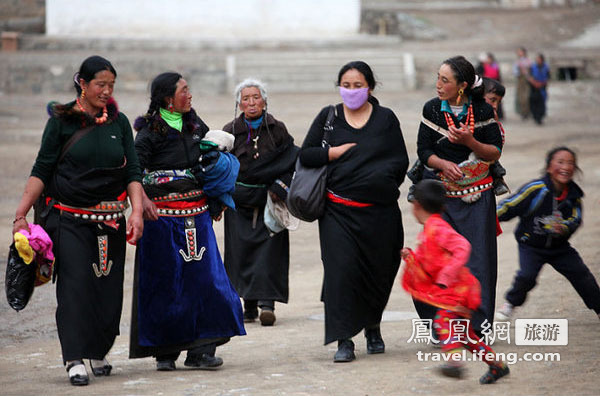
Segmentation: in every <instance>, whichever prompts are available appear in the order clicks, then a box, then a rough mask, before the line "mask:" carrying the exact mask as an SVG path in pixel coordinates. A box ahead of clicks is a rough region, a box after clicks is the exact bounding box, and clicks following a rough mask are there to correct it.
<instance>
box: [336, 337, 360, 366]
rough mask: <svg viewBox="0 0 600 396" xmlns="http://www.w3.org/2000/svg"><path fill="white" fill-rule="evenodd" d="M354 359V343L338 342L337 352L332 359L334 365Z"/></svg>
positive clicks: (350, 341) (347, 341) (348, 341)
mask: <svg viewBox="0 0 600 396" xmlns="http://www.w3.org/2000/svg"><path fill="white" fill-rule="evenodd" d="M354 359H356V355H355V354H354V343H353V342H352V340H339V341H338V350H337V352H336V353H335V356H334V357H333V362H334V363H345V362H351V361H353V360H354Z"/></svg>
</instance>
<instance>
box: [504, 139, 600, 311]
mask: <svg viewBox="0 0 600 396" xmlns="http://www.w3.org/2000/svg"><path fill="white" fill-rule="evenodd" d="M577 170H579V167H578V166H577V156H576V155H575V153H574V152H573V150H571V149H570V148H568V147H556V148H554V149H552V150H550V152H549V153H548V155H547V156H546V172H545V175H544V176H543V177H542V178H540V179H536V180H532V181H530V182H529V183H527V184H525V185H524V186H523V187H521V189H520V190H519V191H518V192H517V193H515V194H514V195H513V196H511V197H508V198H506V199H505V200H503V201H502V202H500V204H499V205H498V207H497V213H498V219H499V220H500V221H507V220H510V219H512V218H513V217H516V216H519V218H520V222H519V225H518V226H517V228H516V229H515V238H516V239H517V242H518V243H519V270H518V271H517V274H516V275H515V278H514V280H513V284H512V287H511V288H510V289H509V290H508V291H507V292H506V296H505V298H506V302H505V303H504V304H503V305H502V307H501V308H500V309H499V310H498V312H496V317H497V318H498V319H500V320H507V319H509V318H510V316H511V315H512V313H513V310H514V308H515V307H519V306H521V305H523V303H524V302H525V299H526V298H527V293H529V291H530V290H531V289H533V288H534V287H535V285H536V279H537V276H538V274H539V273H540V270H541V269H542V266H543V265H544V264H546V263H549V264H550V265H551V266H552V267H554V269H555V270H557V271H558V272H559V273H560V274H561V275H563V276H564V277H565V278H567V279H568V280H569V282H571V284H572V285H573V287H574V288H575V290H576V291H577V293H579V295H580V296H581V298H582V299H583V302H584V303H585V305H586V306H587V307H588V308H589V309H593V310H594V311H595V312H596V314H598V317H600V288H599V287H598V283H597V282H596V279H595V278H594V275H592V273H591V272H590V270H589V268H588V267H587V266H586V265H585V264H584V263H583V260H582V259H581V257H580V256H579V253H577V250H575V249H574V248H573V247H572V246H571V244H569V238H571V236H572V235H573V234H574V233H575V231H577V228H579V226H580V225H581V220H582V219H581V213H582V209H581V198H583V191H582V190H581V188H579V186H578V185H577V184H576V183H575V182H574V181H573V175H574V173H575V171H577Z"/></svg>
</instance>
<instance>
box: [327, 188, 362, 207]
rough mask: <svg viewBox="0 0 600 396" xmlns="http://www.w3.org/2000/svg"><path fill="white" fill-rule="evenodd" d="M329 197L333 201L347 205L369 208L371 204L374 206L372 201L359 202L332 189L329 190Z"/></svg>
mask: <svg viewBox="0 0 600 396" xmlns="http://www.w3.org/2000/svg"><path fill="white" fill-rule="evenodd" d="M327 199H329V200H330V201H331V202H335V203H339V204H342V205H346V206H352V207H354V208H367V207H369V206H373V204H372V203H366V202H358V201H354V200H352V199H350V198H345V197H342V196H340V195H337V194H336V193H334V192H333V191H331V190H327Z"/></svg>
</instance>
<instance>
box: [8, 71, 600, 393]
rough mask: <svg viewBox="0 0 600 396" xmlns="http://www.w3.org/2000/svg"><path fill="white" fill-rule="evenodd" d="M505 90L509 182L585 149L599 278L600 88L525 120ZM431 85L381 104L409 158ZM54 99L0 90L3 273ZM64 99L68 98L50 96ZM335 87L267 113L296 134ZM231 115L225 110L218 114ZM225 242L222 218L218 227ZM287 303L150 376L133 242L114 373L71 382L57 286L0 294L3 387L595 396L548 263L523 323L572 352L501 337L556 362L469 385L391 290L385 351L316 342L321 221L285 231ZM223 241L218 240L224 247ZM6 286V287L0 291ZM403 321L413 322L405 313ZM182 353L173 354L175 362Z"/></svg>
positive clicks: (575, 317) (503, 261)
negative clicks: (344, 359)
mask: <svg viewBox="0 0 600 396" xmlns="http://www.w3.org/2000/svg"><path fill="white" fill-rule="evenodd" d="M512 88H513V87H512V86H509V91H508V96H507V98H506V108H507V113H508V119H507V120H506V121H505V127H506V130H507V134H508V138H507V144H506V148H505V154H504V155H503V157H502V162H503V164H504V166H505V167H506V168H507V169H508V177H507V180H508V182H509V184H510V186H511V187H512V188H513V189H515V188H517V187H518V186H519V185H521V184H522V183H524V182H526V181H527V180H529V179H530V178H533V177H535V176H536V175H537V174H538V173H539V170H540V169H541V167H542V163H543V156H544V153H545V152H546V151H547V150H548V149H549V148H551V147H553V146H555V145H557V144H565V143H567V144H569V145H570V146H572V147H574V148H575V149H577V151H578V152H579V155H580V160H579V161H580V166H581V168H582V169H583V170H584V174H583V177H582V178H581V179H580V182H581V185H582V186H583V189H584V190H585V192H586V194H587V196H586V199H585V220H586V221H585V226H584V227H583V229H582V230H580V231H579V232H578V233H577V234H576V235H575V236H574V237H573V239H572V241H573V244H574V245H575V246H576V247H577V248H578V249H579V251H580V253H581V255H582V256H583V258H584V260H585V261H586V263H587V264H588V265H589V266H590V268H591V269H592V272H593V273H594V274H595V275H596V276H597V277H600V263H599V262H598V260H597V257H598V254H599V253H600V248H599V246H598V244H597V237H598V233H599V231H600V221H599V220H598V219H599V218H600V217H599V216H600V202H599V199H598V194H599V192H600V185H599V184H600V183H599V181H598V180H600V179H599V176H600V160H599V159H598V156H597V153H598V152H599V150H600V141H599V140H598V128H597V127H596V125H598V123H599V122H600V115H599V114H598V112H597V108H598V99H597V98H598V93H599V91H600V84H599V83H597V82H595V83H591V82H589V81H588V82H576V83H571V84H567V83H554V84H553V85H552V86H551V88H550V95H551V99H550V102H549V113H550V116H549V117H548V120H547V123H546V125H545V126H543V127H538V126H535V125H534V124H533V123H532V122H522V121H520V120H519V119H517V118H516V117H515V115H514V113H513V112H512V106H511V105H510V103H512ZM432 91H433V90H421V91H416V92H409V93H404V94H400V93H397V94H385V95H380V96H379V99H380V100H381V102H382V103H383V104H384V105H387V106H389V107H391V108H392V109H394V111H395V112H396V114H397V115H398V117H399V119H400V120H401V123H402V128H403V132H404V135H405V138H406V142H407V147H408V150H409V153H410V156H411V158H413V159H414V158H415V154H414V153H415V137H416V131H417V127H418V123H419V117H420V116H419V114H420V107H421V105H422V103H424V101H425V100H427V99H428V98H429V97H430V96H431V95H432ZM115 96H116V98H117V99H118V100H119V102H120V103H121V107H122V109H123V111H124V112H125V113H126V114H129V115H130V116H131V117H133V115H134V114H140V113H141V112H142V111H143V110H144V106H145V98H144V96H143V95H120V94H119V92H118V91H117V92H116V93H115ZM48 99H49V98H47V97H39V96H11V97H7V96H2V97H0V108H1V109H2V113H1V114H0V122H1V129H0V131H1V132H0V139H1V141H2V145H1V146H0V151H1V158H2V167H3V169H4V172H3V175H2V182H1V185H2V188H3V193H2V198H1V201H2V205H1V207H0V218H1V219H2V221H1V225H0V236H1V237H0V238H1V240H0V249H1V250H0V256H1V258H2V262H1V264H0V270H1V271H2V272H4V269H5V257H6V246H8V244H9V236H10V226H9V225H10V219H11V218H12V215H13V213H14V208H15V206H16V204H17V202H18V199H19V197H20V194H21V189H22V187H23V185H24V181H25V179H26V177H27V175H28V172H29V170H30V167H31V163H32V161H33V159H34V156H35V153H36V150H37V145H38V142H39V138H40V131H41V129H42V126H43V124H44V120H45V117H46V116H45V114H44V112H43V110H42V109H43V108H44V105H45V103H46V101H47V100H48ZM57 99H60V100H67V99H68V97H58V98H57ZM336 100H337V97H336V95H335V93H332V94H331V95H310V94H307V95H300V96H298V95H272V97H271V98H270V101H271V102H270V103H271V108H272V111H273V114H275V115H276V116H277V117H278V118H280V119H282V120H284V121H285V122H286V123H287V125H288V128H289V130H290V131H291V132H292V133H293V135H294V136H295V138H296V140H297V141H298V142H301V141H302V138H303V135H304V134H305V131H306V129H307V127H308V125H309V123H310V122H311V120H312V117H313V116H314V115H315V114H316V112H317V111H318V109H320V108H321V107H322V106H323V105H326V104H327V103H330V102H332V101H336ZM194 106H195V108H196V109H197V110H198V112H199V113H200V114H201V115H202V117H204V118H205V120H206V121H207V123H208V125H210V126H212V127H215V128H216V127H220V126H221V125H223V124H224V123H225V122H226V121H227V120H228V119H229V117H231V114H230V113H229V111H228V110H229V109H230V108H231V100H230V98H229V97H217V98H205V97H201V96H196V97H195V98H194ZM224 109H225V110H224ZM406 190H407V185H406V183H405V184H404V185H403V186H402V187H401V191H402V197H401V198H400V201H399V202H400V205H401V208H402V210H403V213H404V224H405V233H406V239H407V245H408V246H414V240H415V236H416V234H417V232H418V230H419V227H418V226H417V224H416V223H415V221H414V220H413V218H412V216H411V214H410V208H409V206H408V204H407V203H406V202H405V193H406ZM513 226H514V223H509V224H505V226H504V228H505V232H504V234H503V235H501V236H500V237H499V274H500V275H499V280H498V293H499V294H502V293H503V292H504V291H505V290H506V288H507V287H508V286H509V284H510V281H511V279H512V276H513V273H514V271H515V269H516V266H517V255H516V244H515V241H514V239H513V237H512V234H511V231H512V229H513ZM215 228H216V230H217V235H218V238H219V241H220V242H222V235H223V232H222V225H221V224H220V223H217V224H216V225H215ZM290 235H291V270H290V301H289V304H287V305H281V304H280V305H278V306H277V315H278V317H277V322H276V325H275V326H274V327H273V328H265V327H261V326H260V325H259V324H249V325H247V332H248V335H247V336H244V337H237V338H234V339H233V340H232V341H231V342H230V343H229V344H227V345H225V346H223V347H222V348H219V350H218V354H219V355H220V356H222V357H223V359H224V361H225V365H224V366H223V367H222V368H221V369H220V370H218V371H216V372H205V371H191V370H187V369H180V370H178V371H176V372H174V373H162V372H156V371H154V362H153V361H152V360H151V359H142V360H129V359H128V358H127V354H128V332H129V318H130V300H131V282H132V279H131V277H132V273H131V272H132V271H131V269H132V261H131V254H132V253H133V249H130V250H129V252H128V253H129V260H128V266H127V277H126V281H125V290H126V294H125V304H124V312H123V317H122V324H121V333H122V335H121V336H120V337H118V338H117V341H116V344H115V346H114V347H113V349H112V351H111V353H110V355H109V360H110V361H111V363H112V364H113V366H114V367H115V369H114V371H113V373H114V374H113V375H111V376H110V377H108V378H100V379H96V378H92V379H91V384H90V386H88V387H86V388H85V389H77V388H74V387H71V386H70V385H69V384H68V382H67V376H66V373H65V371H64V368H63V366H62V361H61V356H60V348H59V343H58V339H57V336H56V330H55V325H54V315H53V314H54V309H55V298H54V286H53V285H44V286H42V287H40V288H38V289H37V290H36V291H35V293H34V296H33V298H32V301H31V302H30V304H29V306H28V307H27V308H26V309H25V310H24V311H22V312H20V313H16V312H14V311H13V310H11V309H10V308H9V307H8V305H7V304H6V301H5V297H4V293H2V295H3V296H2V297H1V298H0V299H1V300H2V304H0V315H1V317H2V320H1V321H0V389H2V391H0V394H6V395H37V394H41V393H46V394H51V395H54V394H59V393H60V394H81V393H82V392H85V393H86V394H98V395H101V394H102V395H109V394H110V395H191V394H210V395H264V394H269V395H271V394H272V395H274V394H294V395H302V394H305V395H325V394H348V395H367V394H369V395H379V394H427V395H435V394H438V393H439V389H440V387H443V388H444V389H446V391H447V392H448V393H449V394H490V395H504V394H539V395H541V394H563V393H565V392H567V391H569V392H570V393H572V394H589V395H591V394H596V391H597V388H598V385H600V381H599V380H598V377H597V375H598V369H597V351H598V348H599V347H600V341H599V340H598V337H597V334H598V326H599V325H600V323H599V321H598V318H597V317H596V316H595V315H594V314H593V312H591V311H589V310H587V309H586V307H585V306H584V305H583V303H582V301H581V300H580V298H579V297H578V295H577V294H576V293H575V292H574V290H573V289H572V288H571V286H570V285H569V284H568V282H567V281H566V280H565V279H563V278H562V277H561V276H560V275H558V274H557V273H556V272H554V271H553V270H552V269H551V268H545V269H544V270H543V271H542V274H541V276H540V282H539V286H538V287H537V288H535V289H534V290H533V291H532V293H531V295H530V298H529V300H528V303H527V304H526V305H525V306H524V307H523V308H522V309H521V310H520V311H519V313H518V317H522V318H567V319H569V325H570V326H569V327H570V328H569V345H568V346H566V347H536V348H533V347H530V348H526V347H517V346H515V345H512V344H507V343H506V342H501V343H498V344H495V345H496V349H497V350H498V351H499V352H518V353H524V352H560V353H561V361H560V362H552V363H550V362H547V363H544V362H519V363H517V364H515V365H513V366H512V367H511V368H512V373H511V375H510V377H509V378H507V379H506V380H502V381H500V382H499V383H498V384H496V385H492V386H487V387H481V386H480V385H479V384H478V383H477V379H478V377H479V376H480V374H482V373H483V372H484V370H485V367H484V364H483V363H474V362H471V363H468V364H467V367H468V369H469V372H468V375H467V377H466V379H464V380H462V381H455V380H450V379H446V378H442V377H440V376H438V375H437V374H436V373H435V367H436V363H431V362H430V363H425V362H419V361H418V360H417V357H416V352H417V350H419V349H420V348H421V349H423V351H431V349H429V347H422V346H419V345H417V344H414V343H407V340H408V339H409V337H410V335H411V333H412V326H411V321H410V319H409V318H410V317H411V314H412V312H413V309H412V305H411V301H410V299H409V297H408V295H407V294H406V293H405V292H404V291H403V290H402V288H401V287H399V285H398V284H397V285H396V286H395V288H394V290H393V292H392V295H391V298H390V301H389V304H388V307H387V310H388V311H389V313H388V315H390V316H389V317H390V320H388V321H384V323H383V324H382V329H383V335H384V338H385V341H386V344H387V350H386V353H385V354H384V355H378V356H372V355H367V354H366V353H365V342H364V338H363V337H362V335H358V336H356V337H355V341H356V343H357V352H358V358H357V360H356V361H355V362H354V363H351V364H334V363H332V361H331V358H332V355H333V353H334V351H335V346H334V345H328V346H323V322H322V320H319V318H320V315H322V312H323V308H322V304H321V303H320V301H319V293H320V286H321V277H322V270H321V263H320V260H319V249H318V236H317V227H316V224H314V223H313V224H307V223H303V224H302V225H301V227H300V229H299V230H297V231H295V232H292V233H291V234H290ZM221 246H222V245H221ZM0 288H3V287H2V286H0ZM402 317H406V318H407V319H402ZM182 363H183V360H182V359H180V360H179V361H178V364H179V366H183V364H182Z"/></svg>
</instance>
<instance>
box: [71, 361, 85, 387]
mask: <svg viewBox="0 0 600 396" xmlns="http://www.w3.org/2000/svg"><path fill="white" fill-rule="evenodd" d="M79 365H81V366H83V371H86V370H85V366H84V365H83V361H82V360H75V361H72V362H71V363H70V364H69V365H68V366H67V373H69V381H70V382H71V385H74V386H84V385H87V384H89V382H90V377H89V376H88V375H87V371H86V372H85V374H75V373H74V372H71V369H72V368H74V367H75V366H79Z"/></svg>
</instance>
